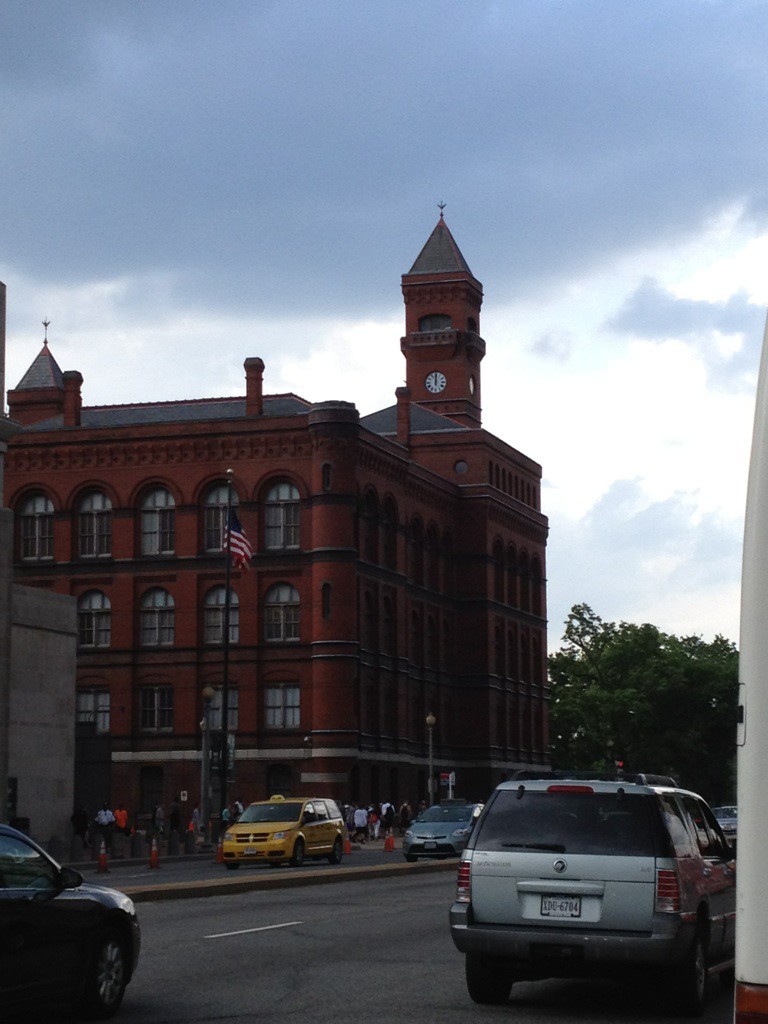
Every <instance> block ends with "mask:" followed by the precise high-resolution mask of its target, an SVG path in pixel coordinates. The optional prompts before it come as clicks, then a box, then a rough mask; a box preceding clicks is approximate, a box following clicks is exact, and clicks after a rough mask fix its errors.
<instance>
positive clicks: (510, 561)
mask: <svg viewBox="0 0 768 1024" xmlns="http://www.w3.org/2000/svg"><path fill="white" fill-rule="evenodd" d="M507 604H508V605H509V606H510V608H517V552H516V551H515V549H514V547H513V546H511V545H510V547H509V548H507Z"/></svg>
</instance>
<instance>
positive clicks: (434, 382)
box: [424, 370, 447, 395]
mask: <svg viewBox="0 0 768 1024" xmlns="http://www.w3.org/2000/svg"><path fill="white" fill-rule="evenodd" d="M446 383H447V382H446V379H445V374H444V373H440V371H439V370H433V371H432V372H431V373H428V374H427V378H426V380H425V381H424V387H425V388H426V389H427V391H431V392H432V394H433V395H438V394H439V393H440V392H441V391H442V390H443V388H444V387H445V385H446Z"/></svg>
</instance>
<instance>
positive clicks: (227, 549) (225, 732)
mask: <svg viewBox="0 0 768 1024" xmlns="http://www.w3.org/2000/svg"><path fill="white" fill-rule="evenodd" d="M233 476H234V470H232V469H228V470H227V513H226V519H225V521H224V522H225V531H226V532H225V537H226V543H225V545H224V558H225V561H226V570H225V575H224V623H223V633H224V635H223V637H222V677H221V756H220V758H219V771H220V775H219V779H220V782H219V796H220V803H221V810H222V812H223V811H224V808H225V807H226V806H227V768H228V765H227V761H228V759H229V742H228V740H229V601H230V598H229V589H230V587H229V585H230V580H231V576H232V529H231V518H232V477H233Z"/></svg>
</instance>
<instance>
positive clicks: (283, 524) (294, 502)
mask: <svg viewBox="0 0 768 1024" xmlns="http://www.w3.org/2000/svg"><path fill="white" fill-rule="evenodd" d="M300 514H301V506H300V504H299V492H298V489H297V488H296V487H294V485H293V484H291V483H288V482H287V481H283V482H281V483H279V484H273V486H272V487H270V489H269V490H268V491H267V497H266V500H265V502H264V523H265V527H264V531H265V532H264V543H265V545H266V547H267V548H268V550H270V551H279V550H283V549H285V548H297V547H298V546H299V521H300Z"/></svg>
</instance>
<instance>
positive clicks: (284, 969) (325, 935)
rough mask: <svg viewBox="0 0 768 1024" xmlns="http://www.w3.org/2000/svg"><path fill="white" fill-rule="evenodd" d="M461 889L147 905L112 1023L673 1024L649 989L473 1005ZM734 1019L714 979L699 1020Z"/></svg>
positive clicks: (375, 884)
mask: <svg viewBox="0 0 768 1024" xmlns="http://www.w3.org/2000/svg"><path fill="white" fill-rule="evenodd" d="M454 884H455V878H454V875H453V873H452V872H446V873H437V874H426V873H415V874H414V873H411V874H408V873H406V874H399V875H397V876H396V877H392V878H371V879H366V880H360V881H346V882H339V883H338V884H335V885H322V884H318V885H314V886H308V887H301V888H294V889H280V890H275V891H266V890H264V891H259V892H248V893H242V894H238V895H236V896H214V897H209V898H206V899H188V900H182V901H174V902H169V903H162V902H158V903H145V904H142V905H141V906H140V907H139V912H140V917H141V921H142V930H143V952H142V960H141V964H140V967H139V971H138V973H137V975H136V977H135V979H134V981H133V982H132V983H131V985H130V987H129V989H128V993H127V995H126V999H125V1003H124V1004H123V1008H122V1010H121V1011H120V1014H119V1016H118V1018H117V1022H118V1024H256V1022H258V1024H284V1022H287V1021H292V1022H295V1021H302V1022H307V1024H367V1022H369V1021H370V1022H375V1024H394V1022H398V1021H402V1020H408V1021H416V1022H420V1024H433V1022H435V1021H439V1022H440V1024H470V1022H471V1024H478V1022H480V1021H484V1022H488V1021H491V1020H492V1021H509V1022H512V1021H514V1022H515V1024H518V1022H531V1024H533V1022H535V1024H553V1022H564V1021H568V1022H573V1024H577V1022H579V1024H582V1022H584V1021H591V1022H600V1024H617V1022H618V1024H623V1022H625V1021H626V1022H631V1024H659V1021H660V1020H663V1021H670V1022H671V1024H676V1022H675V1019H674V1018H670V1017H667V1016H666V1014H665V1010H664V1007H663V1005H662V1003H661V1002H660V1000H659V998H658V995H657V993H656V992H655V991H654V986H653V985H648V984H645V985H639V986H637V987H633V988H632V989H627V988H626V987H624V986H621V985H617V984H611V983H607V982H571V981H553V982H539V983H536V984H531V983H526V984H520V985H518V986H515V987H514V988H513V990H512V998H511V1002H510V1004H509V1006H507V1007H501V1008H489V1007H479V1006H475V1005H474V1004H473V1003H472V1002H471V1001H470V1000H469V998H468V996H467V994H466V989H465V985H464V976H463V960H462V957H461V956H460V954H459V953H457V952H456V950H455V949H454V947H453V943H452V942H451V940H450V936H449V933H448V924H447V913H448V906H449V905H450V902H451V900H452V898H453V890H454ZM731 1019H732V1009H731V998H730V996H729V995H728V994H727V993H725V992H723V991H722V990H721V988H720V986H719V983H718V982H717V981H716V980H713V981H711V982H710V1000H709V1004H708V1006H707V1011H706V1013H705V1015H704V1017H703V1018H702V1020H703V1021H704V1022H706V1024H727V1022H730V1021H731ZM54 1020H55V1018H53V1017H52V1018H51V1024H53V1021H54Z"/></svg>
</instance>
